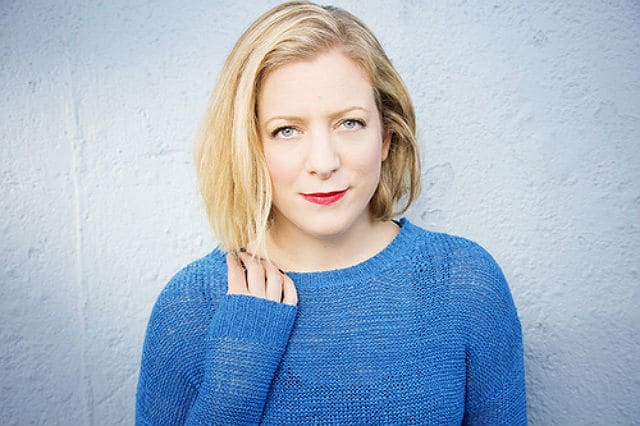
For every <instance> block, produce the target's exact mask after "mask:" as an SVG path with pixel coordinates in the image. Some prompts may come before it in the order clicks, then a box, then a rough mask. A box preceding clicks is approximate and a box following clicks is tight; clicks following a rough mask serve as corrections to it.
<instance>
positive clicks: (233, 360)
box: [187, 295, 297, 425]
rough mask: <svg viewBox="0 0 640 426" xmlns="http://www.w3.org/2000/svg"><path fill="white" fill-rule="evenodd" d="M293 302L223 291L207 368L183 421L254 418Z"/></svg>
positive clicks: (258, 414) (223, 421) (283, 341)
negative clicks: (279, 301)
mask: <svg viewBox="0 0 640 426" xmlns="http://www.w3.org/2000/svg"><path fill="white" fill-rule="evenodd" d="M296 310H297V308H296V307H295V306H291V305H285V304H282V303H277V302H273V301H269V300H266V299H259V298H256V297H253V296H244V295H225V296H224V297H223V299H222V300H221V302H220V305H219V307H218V309H217V311H216V313H215V315H214V317H213V319H212V322H211V325H210V327H209V331H208V335H207V339H206V346H207V354H206V358H205V373H204V377H203V380H202V383H201V384H200V386H199V389H198V396H197V398H196V400H195V402H194V404H193V407H192V408H191V410H190V412H189V416H188V419H187V424H189V425H201V424H256V423H259V422H260V418H261V416H262V410H263V408H264V405H265V402H266V399H267V395H268V392H269V387H270V385H271V381H272V379H273V376H274V374H275V372H276V370H277V368H278V365H279V364H280V361H281V359H282V355H283V354H284V351H285V349H286V346H287V342H288V339H289V335H290V333H291V329H292V327H293V322H294V320H295V315H296Z"/></svg>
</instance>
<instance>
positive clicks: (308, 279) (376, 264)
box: [287, 217, 412, 289]
mask: <svg viewBox="0 0 640 426" xmlns="http://www.w3.org/2000/svg"><path fill="white" fill-rule="evenodd" d="M396 223H397V224H398V225H399V226H400V231H398V233H397V234H396V236H395V237H394V238H393V240H391V242H390V243H389V244H387V246H386V247H385V248H383V249H382V250H381V251H379V252H378V253H377V254H374V255H373V256H372V257H370V258H368V259H366V260H363V261H362V262H360V263H357V264H355V265H353V266H349V267H346V268H340V269H332V270H329V271H317V272H287V275H289V277H290V278H291V279H292V280H293V282H294V283H295V285H296V288H299V289H313V288H321V287H333V286H337V285H344V284H346V283H354V282H357V281H361V280H367V279H369V278H370V277H371V276H373V275H377V274H379V273H380V271H382V270H383V269H384V268H387V267H389V265H390V264H391V263H392V262H394V261H397V260H398V258H399V256H398V254H399V253H400V251H401V248H402V247H403V246H406V243H407V242H408V241H409V240H410V235H411V232H410V230H411V228H412V225H411V223H410V222H409V221H408V220H407V219H406V218H404V217H403V218H400V220H398V221H396Z"/></svg>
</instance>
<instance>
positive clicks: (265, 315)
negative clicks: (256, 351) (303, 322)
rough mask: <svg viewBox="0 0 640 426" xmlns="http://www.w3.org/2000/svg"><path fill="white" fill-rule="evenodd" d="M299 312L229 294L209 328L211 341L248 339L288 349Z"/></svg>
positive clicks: (286, 307) (281, 305) (256, 299)
mask: <svg viewBox="0 0 640 426" xmlns="http://www.w3.org/2000/svg"><path fill="white" fill-rule="evenodd" d="M297 310H298V308H297V307H296V306H293V305H287V304H285V303H279V302H274V301H273V300H268V299H262V298H259V297H255V296H249V295H244V294H225V295H224V296H223V297H222V299H221V300H220V304H219V305H218V309H217V310H216V313H215V314H214V317H213V321H212V322H211V326H210V328H209V336H210V337H230V338H237V339H248V340H251V341H255V342H259V343H262V344H264V345H268V346H275V347H284V346H286V344H287V342H288V341H289V335H290V334H291V329H292V328H293V323H294V321H295V318H296V313H297Z"/></svg>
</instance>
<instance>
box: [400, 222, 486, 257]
mask: <svg viewBox="0 0 640 426" xmlns="http://www.w3.org/2000/svg"><path fill="white" fill-rule="evenodd" d="M401 222H402V227H403V228H404V230H405V231H406V232H407V234H408V235H409V236H410V238H407V241H410V247H409V249H410V251H411V252H413V253H414V254H415V255H416V256H428V257H430V258H432V259H433V260H437V261H439V262H442V263H444V264H446V265H449V266H458V265H460V264H465V265H477V266H478V267H485V268H490V269H491V268H497V267H498V265H497V263H496V262H495V260H494V259H493V257H492V256H491V255H490V254H489V252H488V251H487V250H485V249H484V248H483V247H482V246H481V245H480V244H478V243H477V242H475V241H473V240H470V239H468V238H464V237H461V236H458V235H452V234H447V233H444V232H434V231H430V230H427V229H424V228H422V227H419V226H417V225H414V224H412V223H411V222H409V221H408V220H406V219H402V221H401ZM498 269H499V268H498Z"/></svg>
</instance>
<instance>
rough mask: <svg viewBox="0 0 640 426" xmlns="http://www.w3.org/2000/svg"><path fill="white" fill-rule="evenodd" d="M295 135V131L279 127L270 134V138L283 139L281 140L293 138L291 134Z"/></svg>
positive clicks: (290, 128) (291, 128)
mask: <svg viewBox="0 0 640 426" xmlns="http://www.w3.org/2000/svg"><path fill="white" fill-rule="evenodd" d="M294 133H295V129H294V128H293V127H280V128H277V129H276V130H274V131H273V132H272V133H271V136H273V137H278V136H279V137H283V138H290V137H292V136H293V134H294Z"/></svg>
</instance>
